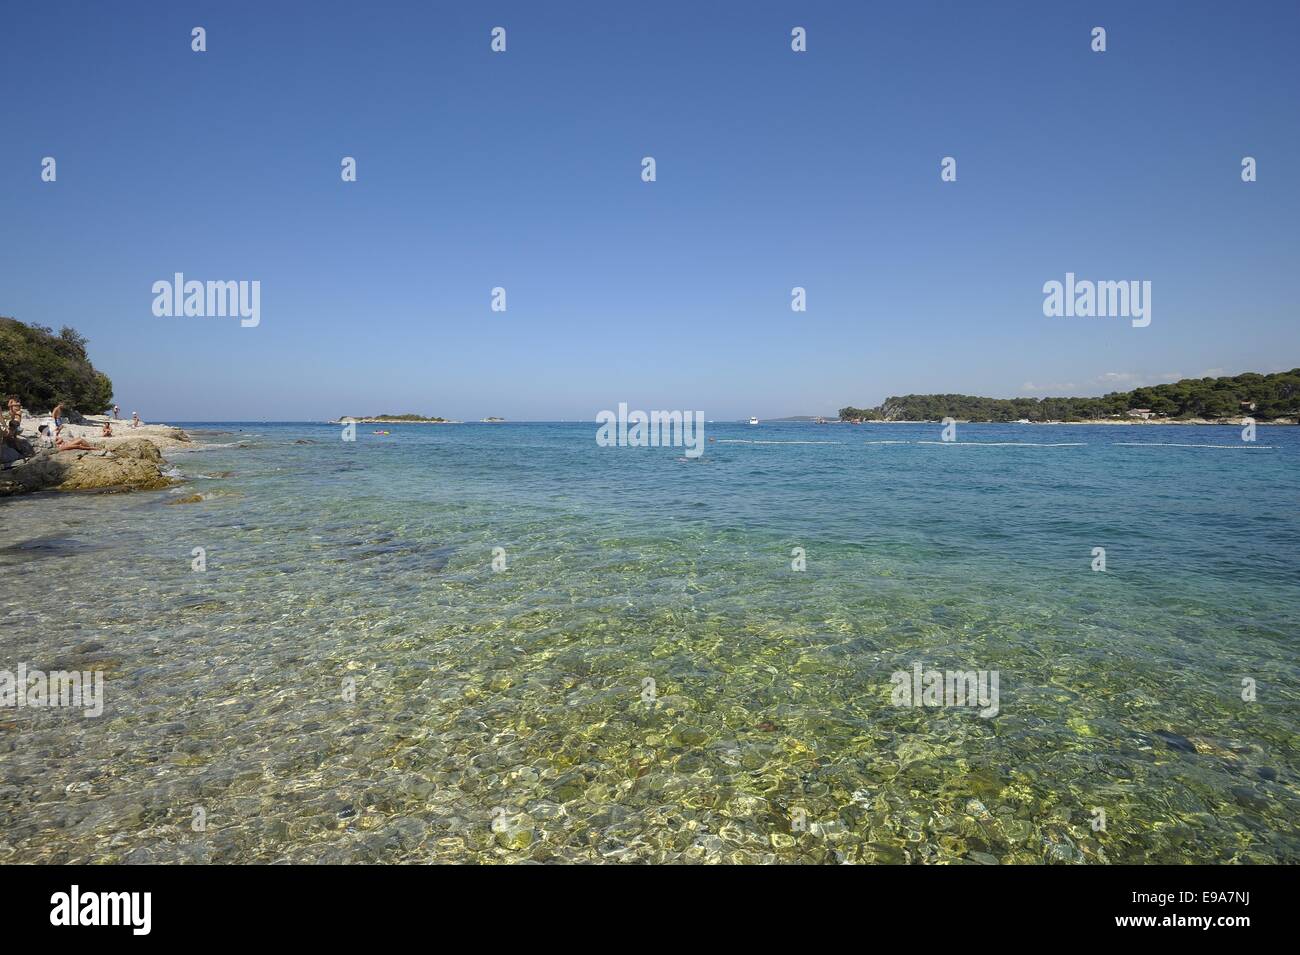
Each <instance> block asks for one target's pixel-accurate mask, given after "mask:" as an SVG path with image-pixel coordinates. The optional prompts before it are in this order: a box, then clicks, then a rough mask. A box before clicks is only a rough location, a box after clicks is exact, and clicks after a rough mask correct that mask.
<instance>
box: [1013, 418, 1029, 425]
mask: <svg viewBox="0 0 1300 955" xmlns="http://www.w3.org/2000/svg"><path fill="white" fill-rule="evenodd" d="M1029 423H1030V421H1029V419H1028V418H1021V419H1020V420H1019V421H1017V422H1016V424H1029Z"/></svg>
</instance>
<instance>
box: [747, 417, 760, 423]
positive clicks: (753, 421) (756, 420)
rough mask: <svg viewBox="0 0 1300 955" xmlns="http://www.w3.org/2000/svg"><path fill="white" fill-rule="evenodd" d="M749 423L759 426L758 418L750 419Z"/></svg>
mask: <svg viewBox="0 0 1300 955" xmlns="http://www.w3.org/2000/svg"><path fill="white" fill-rule="evenodd" d="M749 423H750V424H758V419H757V418H750V419H749Z"/></svg>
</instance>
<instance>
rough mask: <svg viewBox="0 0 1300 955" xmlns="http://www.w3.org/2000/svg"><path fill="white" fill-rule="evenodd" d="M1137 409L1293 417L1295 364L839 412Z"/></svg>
mask: <svg viewBox="0 0 1300 955" xmlns="http://www.w3.org/2000/svg"><path fill="white" fill-rule="evenodd" d="M1252 405H1253V407H1252ZM1136 410H1143V411H1148V412H1150V413H1151V414H1152V415H1153V416H1158V417H1167V418H1175V419H1177V418H1208V419H1215V418H1238V417H1241V416H1243V415H1250V416H1251V417H1254V418H1256V419H1258V420H1270V419H1273V418H1292V417H1296V416H1297V415H1300V368H1293V369H1291V370H1290V371H1283V372H1276V373H1274V374H1269V375H1261V374H1257V373H1255V372H1247V373H1246V374H1243V375H1234V376H1231V377H1221V378H1184V379H1182V380H1181V381H1175V382H1171V383H1169V384H1165V385H1152V386H1150V387H1146V388H1135V389H1133V390H1132V391H1115V392H1111V393H1110V394H1107V395H1103V396H1101V397H1100V398H980V397H976V396H974V395H901V396H898V397H891V398H886V399H885V400H884V402H882V403H881V404H880V405H879V406H877V407H875V408H855V407H852V406H850V407H847V408H841V409H840V412H839V414H840V419H841V420H844V421H852V420H860V421H939V420H942V419H943V418H956V419H960V420H963V421H1019V420H1021V419H1027V420H1029V421H1096V420H1098V419H1101V418H1115V417H1119V418H1123V417H1126V416H1127V415H1128V413H1129V412H1130V411H1136Z"/></svg>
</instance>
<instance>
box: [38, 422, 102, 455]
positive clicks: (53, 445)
mask: <svg viewBox="0 0 1300 955" xmlns="http://www.w3.org/2000/svg"><path fill="white" fill-rule="evenodd" d="M40 443H41V447H43V448H49V449H51V450H53V451H99V450H101V449H100V448H97V447H95V446H94V445H93V444H91V443H90V442H88V441H87V440H86V439H85V438H77V440H75V441H69V440H67V439H66V438H60V437H58V436H57V435H55V434H54V432H53V431H51V430H50V426H49V425H48V424H43V425H41V441H40Z"/></svg>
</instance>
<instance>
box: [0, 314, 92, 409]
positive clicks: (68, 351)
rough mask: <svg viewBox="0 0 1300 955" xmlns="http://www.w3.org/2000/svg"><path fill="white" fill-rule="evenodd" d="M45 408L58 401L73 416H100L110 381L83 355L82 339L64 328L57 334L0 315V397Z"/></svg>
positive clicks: (84, 343)
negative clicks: (11, 397)
mask: <svg viewBox="0 0 1300 955" xmlns="http://www.w3.org/2000/svg"><path fill="white" fill-rule="evenodd" d="M10 395H16V396H17V398H18V400H19V401H21V402H22V404H23V407H24V408H27V409H28V410H30V411H33V412H47V411H49V410H50V409H51V408H53V407H54V406H55V405H57V404H60V403H62V405H63V406H64V408H65V410H67V411H68V412H71V413H75V414H100V413H101V412H103V411H104V410H105V409H106V408H108V407H110V406H111V405H112V404H113V382H112V381H111V380H110V379H109V377H108V375H106V374H104V373H103V372H102V371H96V370H95V366H94V365H92V364H91V363H90V359H89V358H88V357H87V355H86V338H85V336H83V335H82V334H81V333H80V332H78V331H77V330H76V329H74V328H69V327H68V326H66V325H65V326H63V328H62V329H60V330H59V332H58V333H57V334H55V332H54V330H53V329H52V328H46V327H45V326H44V325H27V324H24V323H23V322H20V321H18V320H16V319H13V318H5V317H3V316H0V399H4V398H8V397H9V396H10Z"/></svg>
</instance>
